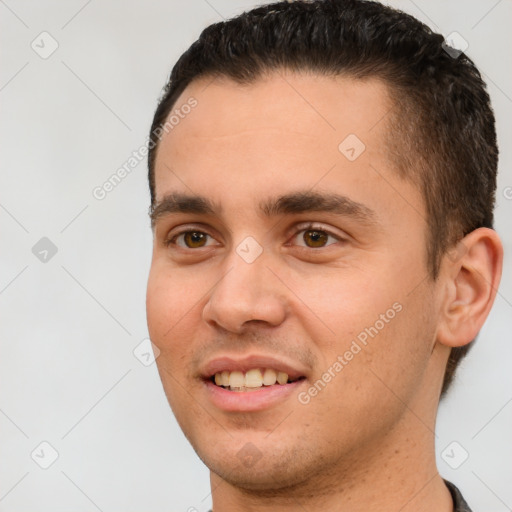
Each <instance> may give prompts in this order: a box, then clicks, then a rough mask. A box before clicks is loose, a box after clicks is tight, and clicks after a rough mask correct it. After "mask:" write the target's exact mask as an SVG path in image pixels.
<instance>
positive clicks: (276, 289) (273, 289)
mask: <svg viewBox="0 0 512 512" xmlns="http://www.w3.org/2000/svg"><path fill="white" fill-rule="evenodd" d="M226 263H227V265H226V268H227V270H226V272H225V273H224V275H223V276H222V277H220V279H219V281H218V282H217V284H216V285H215V286H214V288H213V289H212V291H211V295H210V297H209V300H208V302H207V303H206V304H205V307H204V309H203V320H204V321H205V322H207V323H208V324H210V325H212V326H217V327H222V328H223V329H226V330H228V331H231V332H233V333H237V334H240V333H241V332H242V331H243V330H244V329H245V328H246V327H247V324H249V323H255V322H258V323H260V322H263V323H265V324H266V325H267V327H268V326H272V327H275V326H278V325H280V324H281V323H282V322H283V321H284V319H285V318H286V311H287V308H286V304H287V302H286V296H285V293H286V287H284V286H283V284H282V283H281V282H280V281H279V279H277V278H276V276H275V274H274V273H273V272H272V271H271V270H270V269H269V268H268V267H267V264H268V258H267V257H266V255H265V252H263V253H262V254H261V255H260V256H259V257H258V258H257V259H256V260H255V261H253V262H252V263H248V262H246V261H244V259H243V258H242V257H240V256H239V255H238V254H237V253H236V252H235V251H233V254H232V255H231V257H230V258H229V260H228V261H227V262H226Z"/></svg>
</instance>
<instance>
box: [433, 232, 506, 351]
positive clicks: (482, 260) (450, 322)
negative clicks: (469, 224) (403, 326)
mask: <svg viewBox="0 0 512 512" xmlns="http://www.w3.org/2000/svg"><path fill="white" fill-rule="evenodd" d="M502 265H503V246H502V244H501V241H500V238H499V236H498V235H497V233H496V232H495V231H494V230H492V229H489V228H478V229H475V230H474V231H472V232H471V233H469V234H468V235H467V236H465V237H464V238H463V239H462V240H461V241H460V242H459V243H458V244H457V246H456V247H455V248H452V249H451V250H450V251H448V252H447V253H446V254H445V255H444V256H443V260H442V263H441V269H442V271H441V274H440V279H441V286H442V292H443V296H442V303H441V310H440V322H439V324H438V330H437V341H438V342H440V343H442V344H443V345H446V346H448V347H461V346H463V345H467V344H468V343H470V342H471V341H473V340H474V339H475V337H476V335H477V334H478V332H479V331H480V329H481V328H482V326H483V324H484V322H485V320H486V318H487V315H488V314H489V311H490V310H491V307H492V305H493V302H494V299H495V297H496V293H497V291H498V286H499V283H500V279H501V269H502Z"/></svg>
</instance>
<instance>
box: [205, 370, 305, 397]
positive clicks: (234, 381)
mask: <svg viewBox="0 0 512 512" xmlns="http://www.w3.org/2000/svg"><path fill="white" fill-rule="evenodd" d="M303 379H305V377H302V376H301V377H298V378H296V379H293V380H292V379H290V378H289V377H288V374H287V373H285V372H279V371H276V370H274V369H272V368H253V369H251V370H248V371H247V372H241V371H232V372H230V371H227V370H225V371H222V372H217V373H216V374H215V375H212V376H211V377H210V380H211V382H213V383H214V384H215V385H216V386H218V387H221V388H224V389H227V390H229V391H235V392H250V391H257V390H259V389H262V388H265V387H271V386H276V385H277V386H285V385H286V384H291V383H293V382H297V381H299V380H303Z"/></svg>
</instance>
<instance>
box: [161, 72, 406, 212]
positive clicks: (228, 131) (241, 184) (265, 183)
mask: <svg viewBox="0 0 512 512" xmlns="http://www.w3.org/2000/svg"><path fill="white" fill-rule="evenodd" d="M191 104H193V105H194V107H193V108H188V107H186V108H185V105H191ZM392 109H393V103H392V101H391V99H390V96H389V93H388V88H387V86H386V85H385V84H384V83H383V82H382V81H380V80H377V79H368V80H364V81H362V80H356V79H353V78H348V77H341V76H337V77H326V76H318V75H312V74H297V73H291V72H280V73H277V72H276V73H274V74H271V75H268V76H266V77H264V78H261V79H258V80H256V81H255V82H254V83H251V84H244V85H242V84H239V83H236V82H234V81H232V80H230V79H227V78H224V77H223V78H219V77H217V78H212V77H204V78H201V79H200V80H196V81H194V82H192V83H191V84H190V85H189V86H188V87H187V88H186V89H185V90H184V91H183V93H182V94H181V96H180V97H179V98H178V100H177V101H176V103H175V105H174V107H173V110H172V112H171V113H170V115H169V118H168V119H171V116H173V118H172V121H173V123H172V124H171V128H170V129H169V131H168V133H166V134H164V136H163V138H162V140H161V142H160V146H159V149H158V153H157V158H156V165H155V183H156V200H157V202H158V201H159V200H161V199H162V198H163V197H164V196H166V195H168V194H170V193H174V192H176V191H178V192H187V193H190V192H192V193H196V194H197V195H199V194H200V195H203V196H207V195H209V196H210V197H211V198H212V200H213V201H216V202H224V201H228V202H229V201H231V202H232V203H233V204H235V199H234V197H233V196H236V198H238V206H239V207H242V204H245V205H247V200H248V198H254V201H252V202H253V203H254V204H255V205H256V204H260V203H261V199H265V198H266V197H269V196H270V195H274V196H275V195H277V193H278V192H285V191H292V190H294V189H296V190H304V189H307V188H310V189H312V188H314V187H316V188H320V189H324V190H330V189H332V188H340V187H341V188H342V189H344V190H339V191H340V192H343V193H344V194H345V195H348V196H359V197H353V199H354V200H355V201H358V202H364V201H362V199H364V196H365V188H371V183H370V182H371V181H373V182H374V183H373V185H374V186H382V182H383V180H384V181H386V175H387V174H389V173H392V174H396V172H394V169H393V164H392V163H391V162H390V159H389V157H388V150H387V147H388V145H387V144H386V141H387V139H388V136H389V133H388V132H389V129H388V123H387V120H386V118H387V116H388V115H389V113H390V112H391V110H392ZM333 169H335V171H334V172H331V171H332V170H333ZM383 177H384V178H383ZM404 186H405V184H404ZM345 189H346V190H345ZM232 191H236V192H232ZM271 191H274V192H275V193H273V194H270V192H271ZM368 191H369V190H368ZM395 199H396V198H395Z"/></svg>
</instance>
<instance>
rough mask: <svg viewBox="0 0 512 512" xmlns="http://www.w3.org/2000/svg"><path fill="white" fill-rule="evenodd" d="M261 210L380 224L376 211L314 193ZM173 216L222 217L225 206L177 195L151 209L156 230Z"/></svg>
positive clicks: (276, 199) (269, 201) (274, 201)
mask: <svg viewBox="0 0 512 512" xmlns="http://www.w3.org/2000/svg"><path fill="white" fill-rule="evenodd" d="M259 209H260V212H261V214H262V215H263V216H264V217H267V218H271V217H276V216H278V215H290V214H298V213H308V212H328V213H334V214H337V215H341V216H345V217H351V218H353V219H355V220H357V221H359V222H361V223H363V224H367V225H372V224H376V223H377V215H376V213H375V211H373V210H371V209H370V208H368V207H367V206H366V205H364V204H362V203H358V202H356V201H353V200H352V199H349V198H348V197H346V196H343V195H339V194H334V193H320V192H312V191H310V190H303V191H297V192H292V193H289V194H285V195H282V196H278V197H273V198H269V199H266V200H265V201H262V202H260V204H259ZM173 213H192V214H198V215H216V216H220V215H221V214H222V206H221V205H220V204H218V203H215V202H214V201H212V200H210V199H209V198H207V197H205V196H200V195H191V194H184V193H181V192H173V193H170V194H167V195H166V196H165V197H164V198H163V199H161V200H160V201H158V202H157V203H156V204H155V206H154V207H153V208H151V210H150V217H151V224H152V225H153V226H154V224H155V223H156V221H157V220H158V219H160V218H161V217H164V216H167V215H169V214H173Z"/></svg>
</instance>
